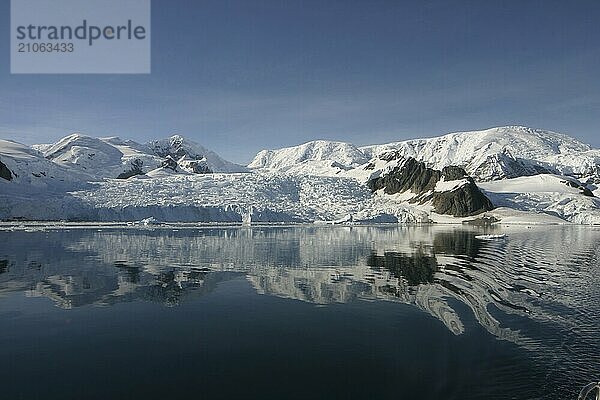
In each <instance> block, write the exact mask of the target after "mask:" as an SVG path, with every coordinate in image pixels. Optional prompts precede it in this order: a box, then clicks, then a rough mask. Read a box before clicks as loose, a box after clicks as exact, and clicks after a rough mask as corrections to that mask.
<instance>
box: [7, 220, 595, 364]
mask: <svg viewBox="0 0 600 400" xmlns="http://www.w3.org/2000/svg"><path fill="white" fill-rule="evenodd" d="M478 233H479V232H474V231H470V230H468V229H466V228H462V227H436V226H426V227H397V226H394V227H352V228H350V227H252V228H250V227H248V228H204V229H197V230H196V229H194V230H192V229H179V230H178V229H156V230H117V229H115V230H111V229H105V230H100V231H98V230H71V231H68V230H58V231H47V232H1V233H0V236H1V237H2V241H1V243H0V295H2V294H5V293H9V292H16V291H23V292H25V293H26V294H27V295H28V296H45V297H48V298H51V299H52V300H53V301H55V302H56V303H57V304H58V305H59V306H61V307H64V308H71V307H78V306H82V305H86V304H96V305H110V304H114V303H117V302H123V301H133V300H147V301H153V302H160V303H163V304H166V305H176V304H178V303H180V302H182V301H185V300H186V299H188V298H193V297H195V296H201V295H202V294H204V293H208V292H210V291H211V290H213V289H214V288H215V287H216V285H217V284H218V283H219V282H222V281H225V280H230V279H232V278H233V277H239V276H246V278H247V279H248V281H249V282H250V283H251V285H252V286H253V287H254V288H255V289H256V291H257V292H258V293H260V294H266V295H271V296H278V297H283V298H289V299H297V300H301V301H306V302H312V303H316V304H330V303H346V302H350V301H356V300H367V301H376V300H380V301H392V302H401V303H407V304H413V305H415V306H417V307H418V308H420V309H422V310H423V311H425V312H427V313H429V314H431V315H432V316H434V317H435V318H437V319H439V320H440V321H442V322H443V323H444V324H445V325H446V327H447V328H448V329H449V330H450V331H451V332H452V333H454V334H457V335H459V334H462V333H464V332H465V330H466V329H467V328H465V321H464V315H462V316H461V313H464V312H465V311H464V307H458V308H457V307H456V305H457V304H464V305H466V306H467V307H468V308H469V309H470V310H472V312H473V315H474V316H475V318H476V320H477V321H478V323H479V324H480V325H481V326H483V327H484V328H485V329H486V330H487V331H489V332H490V333H492V334H493V335H495V336H497V337H499V338H502V339H506V340H509V341H511V342H514V343H516V344H518V345H520V346H522V347H523V348H524V349H530V350H534V351H535V350H538V351H539V353H540V354H543V356H544V357H546V358H548V357H556V359H555V360H554V361H553V360H550V362H551V363H554V364H555V365H554V368H556V369H569V368H571V369H573V368H575V369H576V368H578V367H577V366H576V365H575V364H569V363H568V362H566V360H565V358H564V357H562V358H561V356H560V355H559V353H561V351H555V350H556V349H562V351H563V353H565V352H567V353H569V354H571V355H572V356H573V357H572V358H573V359H582V358H583V359H585V358H587V356H586V351H588V350H589V349H590V348H592V349H596V350H598V342H597V339H596V332H597V331H598V328H599V325H598V319H597V318H596V316H597V315H599V311H600V309H599V308H600V296H599V289H598V274H597V268H598V265H599V260H598V250H597V248H598V242H599V239H600V231H599V230H596V229H593V228H586V227H544V228H543V229H527V228H510V229H507V230H506V232H505V233H507V238H506V239H504V240H492V241H481V240H477V239H476V238H475V235H476V234H478ZM32 244H35V246H32ZM546 361H548V360H547V359H546ZM567 361H568V360H567Z"/></svg>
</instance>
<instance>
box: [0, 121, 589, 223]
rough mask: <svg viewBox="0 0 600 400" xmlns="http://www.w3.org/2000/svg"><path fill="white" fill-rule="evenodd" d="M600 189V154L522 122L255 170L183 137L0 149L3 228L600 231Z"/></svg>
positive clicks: (85, 139) (263, 158) (264, 158)
mask: <svg viewBox="0 0 600 400" xmlns="http://www.w3.org/2000/svg"><path fill="white" fill-rule="evenodd" d="M239 172H246V173H239ZM114 178H121V179H114ZM598 183H600V150H596V149H592V148H591V147H590V146H588V145H586V144H583V143H581V142H579V141H577V140H575V139H573V138H570V137H568V136H566V135H562V134H559V133H554V132H549V131H542V130H536V129H531V128H525V127H515V126H511V127H501V128H492V129H487V130H483V131H473V132H459V133H451V134H448V135H444V136H441V137H437V138H428V139H414V140H408V141H402V142H395V143H390V144H385V145H372V146H363V147H356V146H354V145H352V144H349V143H343V142H331V141H323V140H319V141H313V142H309V143H305V144H302V145H299V146H294V147H288V148H284V149H279V150H263V151H261V152H260V153H258V154H257V155H256V157H255V158H254V160H253V161H252V162H251V163H250V164H249V165H248V167H247V168H246V167H242V166H240V165H237V164H234V163H231V162H229V161H226V160H224V159H223V158H221V157H220V156H218V155H217V154H215V153H214V152H212V151H210V150H208V149H206V148H204V147H203V146H201V145H199V144H197V143H194V142H192V141H190V140H188V139H186V138H184V137H182V136H179V135H175V136H172V137H170V138H167V139H163V140H156V141H152V142H150V143H147V144H140V143H136V142H133V141H130V140H123V139H120V138H117V137H108V138H92V137H89V136H86V135H82V134H73V135H70V136H67V137H65V138H63V139H61V140H60V141H58V142H57V143H54V144H45V145H36V146H31V147H29V146H26V145H21V144H18V143H15V142H11V141H5V140H4V141H0V219H29V220H31V219H38V220H62V219H66V220H86V221H135V220H141V219H146V218H150V217H153V218H156V219H157V220H160V221H171V222H176V221H180V222H183V221H185V222H234V223H242V222H243V223H252V222H287V223H289V222H304V223H306V222H315V223H317V222H319V223H348V222H353V223H360V222H411V223H423V222H425V223H426V222H444V223H457V222H462V221H468V220H470V219H473V218H475V219H479V218H482V217H486V218H487V221H493V220H496V221H498V220H500V221H502V223H569V222H572V223H585V224H600V200H598V198H597V197H595V196H600V189H599V188H598V186H597V184H598ZM480 189H481V190H480ZM492 208H493V209H492Z"/></svg>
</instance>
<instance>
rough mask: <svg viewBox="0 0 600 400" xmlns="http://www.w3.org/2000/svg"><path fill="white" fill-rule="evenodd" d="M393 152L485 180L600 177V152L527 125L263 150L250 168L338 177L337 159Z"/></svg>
mask: <svg viewBox="0 0 600 400" xmlns="http://www.w3.org/2000/svg"><path fill="white" fill-rule="evenodd" d="M390 151H394V152H396V153H397V154H398V155H399V156H401V157H404V158H408V157H412V158H414V159H416V160H418V161H423V162H425V163H426V164H427V166H428V167H430V168H433V169H437V170H442V169H443V168H444V167H446V166H449V165H454V166H459V167H462V168H464V169H465V171H466V172H467V173H468V174H469V175H471V176H472V177H474V178H475V179H476V180H477V181H482V182H485V181H491V180H497V179H506V178H515V177H519V176H531V175H537V174H540V173H555V174H563V175H573V176H576V177H578V178H583V177H588V176H596V177H600V167H599V165H600V150H596V149H592V148H591V147H590V146H589V145H587V144H584V143H581V142H580V141H578V140H576V139H574V138H571V137H569V136H567V135H564V134H560V133H556V132H551V131H545V130H540V129H532V128H527V127H523V126H506V127H498V128H491V129H486V130H482V131H470V132H456V133H450V134H447V135H444V136H440V137H434V138H427V139H413V140H406V141H401V142H394V143H388V144H382V145H370V146H362V147H356V146H354V145H352V144H349V143H340V142H327V141H316V142H310V143H307V144H303V145H300V146H295V147H288V148H284V149H280V150H263V151H261V152H260V153H258V154H257V156H256V157H255V158H254V160H253V161H252V162H251V163H250V164H249V167H250V168H259V169H260V168H264V169H268V170H271V171H273V170H278V171H282V172H288V173H299V174H313V175H335V174H338V173H340V171H341V170H344V169H350V168H332V167H331V164H332V163H334V162H337V163H340V164H342V165H343V166H345V167H356V166H357V164H363V163H366V162H367V161H368V160H373V159H375V158H376V157H377V156H378V155H380V154H383V153H388V152H390ZM324 166H325V167H324Z"/></svg>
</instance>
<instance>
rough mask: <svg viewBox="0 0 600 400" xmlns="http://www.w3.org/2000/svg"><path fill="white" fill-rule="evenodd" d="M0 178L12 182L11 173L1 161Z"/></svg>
mask: <svg viewBox="0 0 600 400" xmlns="http://www.w3.org/2000/svg"><path fill="white" fill-rule="evenodd" d="M0 178H3V179H6V180H7V181H12V178H13V176H12V173H11V172H10V169H8V167H7V166H6V165H4V163H2V161H0Z"/></svg>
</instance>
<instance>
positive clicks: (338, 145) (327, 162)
mask: <svg viewBox="0 0 600 400" xmlns="http://www.w3.org/2000/svg"><path fill="white" fill-rule="evenodd" d="M367 161H368V157H367V156H365V154H364V153H363V152H362V151H360V150H359V149H358V148H356V147H355V146H354V145H352V144H349V143H343V142H332V141H326V140H316V141H313V142H308V143H304V144H301V145H299V146H293V147H286V148H283V149H279V150H262V151H261V152H259V153H258V154H257V155H256V157H254V160H252V162H251V163H250V164H248V168H252V169H266V170H269V171H278V172H286V173H293V174H298V175H302V174H304V175H323V176H334V175H336V174H338V173H340V172H341V171H345V170H349V169H352V168H356V167H358V166H359V165H361V164H364V163H365V162H367Z"/></svg>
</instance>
